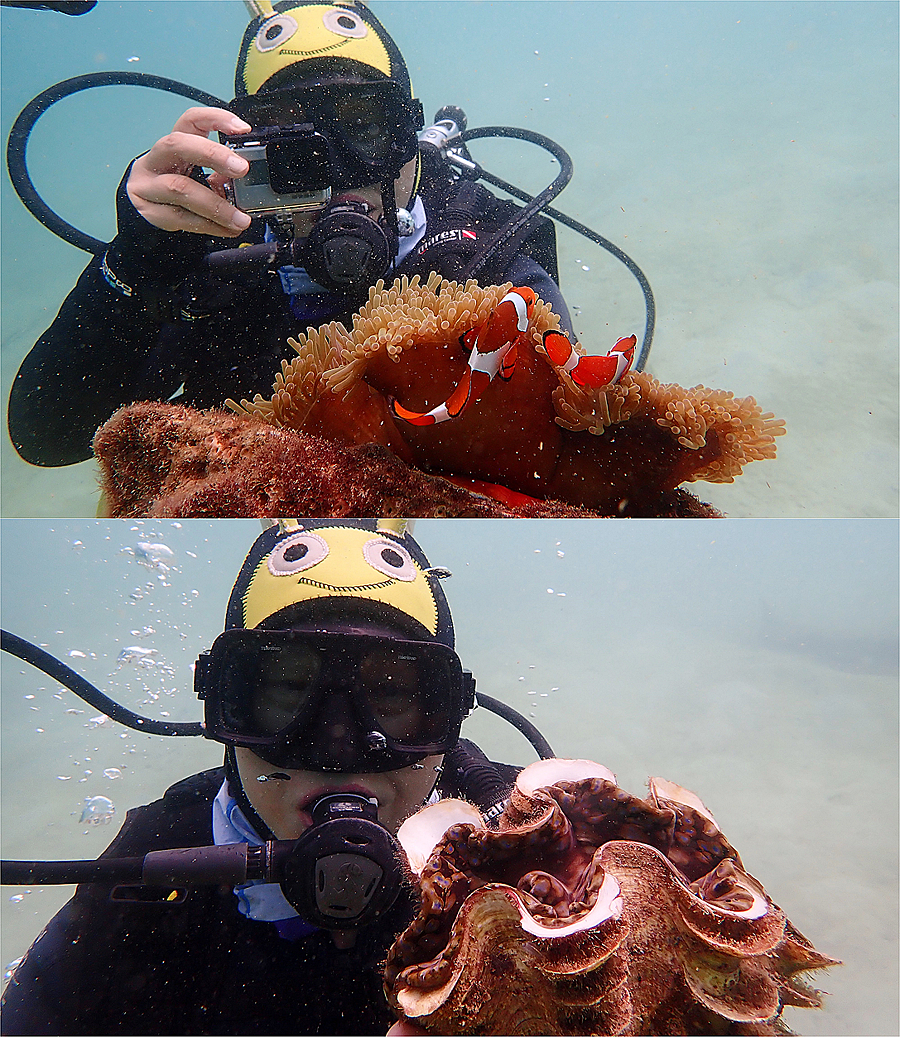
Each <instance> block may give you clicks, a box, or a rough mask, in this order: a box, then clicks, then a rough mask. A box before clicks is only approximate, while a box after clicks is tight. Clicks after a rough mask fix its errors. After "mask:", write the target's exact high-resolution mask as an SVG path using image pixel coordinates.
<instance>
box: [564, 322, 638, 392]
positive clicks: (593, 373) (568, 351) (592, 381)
mask: <svg viewBox="0 0 900 1037" xmlns="http://www.w3.org/2000/svg"><path fill="white" fill-rule="evenodd" d="M636 345H637V335H629V336H628V338H620V339H619V341H618V342H617V343H616V344H615V345H614V346H613V347H612V349H610V351H609V352H608V353H607V354H606V356H580V355H579V354H578V353H576V352H575V347H574V346H573V345H572V343H571V342H570V341H569V339H568V338H567V337H566V336H565V335H564V334H563V333H562V332H561V331H545V332H544V349H546V350H547V356H548V357H549V358H550V360H551V362H552V363H553V364H555V365H556V366H557V367H561V368H562V369H563V370H564V371H568V372H569V374H570V375H571V376H572V381H573V382H575V383H576V385H581V386H584V387H585V388H587V389H599V388H601V387H602V386H604V385H615V383H616V382H617V381H618V380H619V379H620V378H621V377H622V375H623V374H625V372H626V371H627V370H628V368H629V367H631V365H632V364H633V363H634V347H635V346H636Z"/></svg>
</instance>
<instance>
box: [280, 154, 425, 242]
mask: <svg viewBox="0 0 900 1037" xmlns="http://www.w3.org/2000/svg"><path fill="white" fill-rule="evenodd" d="M415 182H416V159H414V158H411V159H410V160H409V162H407V163H406V165H405V166H404V167H403V168H402V169H401V170H400V175H399V176H398V177H397V179H396V180H395V181H394V195H395V197H396V200H397V208H399V209H405V208H406V207H407V206H408V205H409V200H410V198H412V193H413V187H414V186H415ZM331 197H332V200H333V201H337V200H339V199H342V198H346V199H349V200H353V199H356V200H359V201H363V202H365V203H366V205H368V206H369V213H368V215H369V216H371V217H372V219H373V220H376V221H377V220H380V219H381V217H382V215H383V214H384V209H383V207H382V204H381V185H380V184H370V185H369V186H367V187H354V188H348V189H347V190H346V191H344V190H342V189H341V187H340V185H339V184H338V185H336V186H335V187H333V188H332V192H331ZM317 215H318V214H317V213H295V214H294V233H295V234H296V236H297V237H298V238H306V237H308V236H309V232H310V231H311V230H312V226H313V224H314V223H315V222H316V216H317Z"/></svg>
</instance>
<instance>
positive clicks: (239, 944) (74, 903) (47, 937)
mask: <svg viewBox="0 0 900 1037" xmlns="http://www.w3.org/2000/svg"><path fill="white" fill-rule="evenodd" d="M223 773H224V772H223V770H222V769H221V768H220V769H216V770H212V771H204V772H202V773H201V774H195V775H194V776H193V777H190V778H186V779H184V780H183V781H180V782H178V784H176V785H173V786H172V788H170V789H169V790H168V792H166V794H165V796H164V798H163V799H161V800H157V801H156V802H155V803H151V804H149V805H148V806H144V807H138V808H136V809H135V810H130V811H129V812H128V815H127V817H126V819H125V824H124V825H123V826H122V830H121V831H120V832H119V834H118V835H117V836H116V838H115V839H114V840H113V842H112V843H111V844H110V846H109V848H108V849H107V850H106V852H105V854H104V856H112V857H128V856H142V855H143V854H145V853H147V852H149V851H150V850H156V849H167V848H171V847H175V846H198V845H209V844H211V843H212V801H213V799H214V798H215V796H216V793H217V792H218V790H219V788H220V786H221V784H222V780H223ZM516 773H517V768H515V767H510V766H508V765H505V764H493V763H490V762H489V761H488V760H487V759H486V758H485V757H484V755H483V754H482V753H481V751H480V750H479V749H478V748H477V747H476V746H475V745H473V744H472V743H471V742H466V741H465V740H462V741H461V742H460V744H459V746H458V747H457V748H456V749H455V750H454V751H453V752H452V753H449V754H448V755H447V757H445V768H444V774H443V776H442V778H441V784H440V789H441V791H442V793H443V794H445V795H448V796H463V797H465V798H466V799H468V800H470V801H472V802H474V803H477V804H478V805H479V806H480V807H481V808H482V809H484V810H487V809H488V808H489V807H490V806H492V805H494V804H495V803H497V802H498V801H502V800H503V799H504V798H505V797H506V795H508V792H509V789H510V787H511V785H512V782H513V781H514V780H515V775H516ZM167 892H168V891H166V890H163V891H162V892H161V893H160V894H159V895H158V896H157V895H155V894H154V899H152V900H147V901H145V902H141V901H140V900H130V901H115V900H113V899H111V896H110V890H109V888H108V887H106V888H105V887H102V886H96V885H83V886H79V887H78V890H77V892H76V893H75V896H74V897H73V898H72V899H71V900H70V901H69V902H68V903H67V904H66V905H65V906H64V907H63V908H62V909H61V910H60V911H59V912H58V913H57V914H56V915H55V916H54V918H53V919H52V920H51V922H50V923H49V925H48V926H47V928H46V929H45V930H44V932H43V933H42V934H41V935H40V936H39V937H38V939H37V940H36V941H35V943H34V944H33V945H32V947H31V949H30V950H29V951H28V954H27V955H26V956H25V958H24V959H23V961H22V963H21V964H20V965H19V967H18V968H17V969H16V972H15V975H14V976H13V978H12V979H11V980H10V983H9V986H8V988H7V990H6V993H5V995H4V998H3V1006H2V1016H0V1023H2V1032H3V1034H10V1035H13V1034H58V1035H62V1034H91V1035H103V1034H384V1033H386V1032H387V1030H388V1028H389V1027H390V1025H391V1023H392V1022H393V1015H392V1013H391V1011H390V1010H389V1008H388V1005H387V1002H386V1000H385V997H384V993H383V990H382V984H381V975H380V971H379V965H380V963H381V962H383V960H384V956H385V954H386V952H387V949H388V947H389V946H390V944H391V943H392V942H393V939H394V937H395V936H396V935H397V933H399V932H400V931H401V930H402V929H403V928H404V927H405V926H406V925H407V924H408V922H409V921H410V919H411V918H412V915H413V913H414V899H413V895H412V893H411V892H410V891H409V890H404V892H403V893H402V894H401V896H400V898H399V899H398V901H397V902H396V903H395V905H394V907H393V908H391V910H390V912H389V913H388V915H386V916H385V917H384V918H383V919H382V920H380V922H379V924H378V925H373V926H369V927H367V928H366V929H364V930H361V933H360V937H359V939H358V941H357V945H356V946H355V947H354V948H352V949H351V950H337V949H336V947H335V946H334V943H333V941H332V939H331V936H330V934H329V933H327V932H325V931H322V930H319V931H316V932H314V933H312V934H311V935H309V936H305V937H302V938H301V939H298V940H293V941H291V940H287V939H282V937H280V936H279V935H278V933H277V931H276V929H275V924H274V923H272V922H257V921H253V920H251V919H248V918H246V917H245V916H244V915H242V914H240V912H239V911H238V901H237V898H236V897H235V895H234V893H233V892H232V890H231V889H230V888H229V887H202V888H198V889H195V890H193V891H191V892H189V893H188V895H187V897H186V899H185V900H184V901H183V902H180V903H172V902H168V901H166V900H165V899H163V898H164V897H165V896H166V893H167Z"/></svg>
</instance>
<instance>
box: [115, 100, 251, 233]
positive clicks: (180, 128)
mask: <svg viewBox="0 0 900 1037" xmlns="http://www.w3.org/2000/svg"><path fill="white" fill-rule="evenodd" d="M250 129H251V127H250V126H249V125H248V124H247V123H246V122H244V121H243V119H239V118H238V117H237V116H236V115H233V114H232V113H231V112H228V111H225V109H224V108H188V110H187V111H186V112H185V113H184V115H182V116H181V118H180V119H179V120H178V121H177V122H176V123H175V126H174V128H173V130H172V132H171V133H167V134H166V136H165V137H162V138H160V139H159V140H158V141H157V142H156V143H155V144H154V145H153V147H152V148H151V149H150V150H149V151H148V152H147V153H146V154H145V155H141V157H140V158H138V159H135V161H134V163H133V164H132V167H131V175H130V176H129V177H128V183H127V184H126V185H125V186H126V190H127V191H128V197H129V198H130V199H131V204H132V205H133V206H134V207H135V209H137V211H138V212H139V213H140V214H141V216H143V217H144V219H145V220H146V221H147V222H148V223H152V224H153V226H154V227H159V228H160V229H161V230H173V231H174V230H186V231H190V232H191V233H192V234H211V235H213V236H215V237H217V238H236V237H237V236H238V235H239V234H241V232H242V231H245V230H246V229H247V228H248V227H249V226H250V217H249V216H248V215H247V214H246V213H243V212H241V211H240V210H239V209H236V208H235V207H234V206H233V205H232V204H231V203H230V202H228V201H226V199H225V191H224V188H223V187H222V184H223V183H224V181H225V180H231V179H234V178H236V177H242V176H244V175H245V174H246V173H247V172H248V171H249V169H250V164H249V163H248V162H247V160H246V159H244V158H241V157H240V156H239V155H236V154H235V153H234V152H233V151H232V150H231V148H228V147H226V146H225V145H224V144H219V143H218V141H214V140H210V139H209V136H208V135H209V134H210V133H212V132H213V131H214V130H221V131H222V132H223V133H248V132H249V131H250ZM195 166H206V167H207V168H208V169H212V170H213V172H212V173H211V174H210V176H209V178H208V184H209V186H208V187H204V186H203V184H198V183H197V181H196V180H192V179H191V176H190V174H191V172H192V171H193V169H194V167H195Z"/></svg>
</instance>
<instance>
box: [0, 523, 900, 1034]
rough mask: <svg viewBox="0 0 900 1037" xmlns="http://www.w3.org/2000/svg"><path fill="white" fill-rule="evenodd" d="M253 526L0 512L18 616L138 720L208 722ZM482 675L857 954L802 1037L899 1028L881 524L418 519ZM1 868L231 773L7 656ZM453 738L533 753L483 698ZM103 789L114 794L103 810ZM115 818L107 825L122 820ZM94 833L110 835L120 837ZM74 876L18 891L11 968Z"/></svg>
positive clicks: (6, 927)
mask: <svg viewBox="0 0 900 1037" xmlns="http://www.w3.org/2000/svg"><path fill="white" fill-rule="evenodd" d="M259 531H260V524H259V523H258V522H256V521H243V520H230V521H229V520H213V521H206V520H188V521H185V522H173V521H143V522H128V521H122V520H119V521H111V522H107V521H50V520H29V521H21V520H15V519H7V520H5V521H4V522H3V541H2V563H3V595H2V605H3V616H4V626H5V627H6V628H7V629H10V630H12V631H13V632H14V633H17V634H19V635H20V636H22V637H24V638H26V639H29V640H31V641H33V642H35V643H38V644H40V645H42V646H44V647H45V648H46V650H47V651H49V652H50V653H51V654H53V655H55V656H56V657H58V658H60V659H62V660H63V661H64V662H66V663H67V664H68V665H70V666H71V667H72V668H74V669H75V670H76V671H78V672H79V673H81V674H83V675H84V676H85V677H87V679H88V680H90V681H92V682H93V683H95V684H96V685H97V686H99V687H100V688H101V689H102V690H104V691H106V692H108V693H109V694H111V695H112V696H113V697H114V698H115V699H116V700H117V701H119V702H121V703H122V704H124V705H125V706H127V707H129V708H131V709H133V710H135V711H137V712H139V713H142V714H143V715H145V716H149V717H152V718H170V719H173V720H186V721H196V720H199V719H200V718H201V715H202V714H201V710H200V705H199V703H198V702H197V700H196V699H195V697H194V695H193V691H192V676H191V666H192V664H193V662H194V660H195V659H196V658H197V655H198V653H199V652H200V651H202V650H204V649H206V648H208V647H209V645H210V644H211V643H212V641H213V639H214V638H215V636H216V635H217V634H218V633H219V632H220V631H221V629H222V624H223V620H224V613H225V603H226V601H227V597H228V594H229V592H230V589H231V584H232V582H233V580H234V578H235V576H236V574H237V571H238V569H239V567H240V564H241V561H242V560H243V558H244V555H245V554H246V552H247V550H248V549H249V547H250V545H251V543H252V541H253V539H254V538H255V537H256V536H257V535H258V533H259ZM414 534H415V536H416V538H417V539H418V540H419V542H420V543H421V545H422V547H423V548H424V550H425V552H426V554H427V555H428V558H429V560H430V562H431V564H432V565H437V566H446V567H447V568H449V569H450V570H451V571H452V573H453V577H452V579H449V580H447V581H445V583H444V584H443V586H444V588H445V591H446V593H447V595H448V598H449V601H450V605H451V609H452V612H453V616H454V620H455V625H456V631H457V650H458V652H459V654H460V656H461V658H462V660H463V664H464V665H465V666H467V667H469V668H470V669H471V670H472V671H473V673H474V674H475V676H476V679H477V682H478V688H479V690H481V691H484V692H486V693H488V694H490V695H494V696H496V697H498V698H500V699H502V700H504V701H505V702H508V703H509V704H511V705H512V706H514V707H515V708H516V709H518V710H519V711H520V712H521V713H523V714H524V715H525V716H527V717H529V718H531V719H532V720H533V722H534V723H535V724H536V725H537V726H538V727H539V728H540V730H541V731H542V732H543V733H544V735H545V736H546V737H547V739H548V740H549V741H550V744H551V745H552V746H553V748H554V750H555V751H556V753H557V754H558V755H560V756H569V757H582V758H588V759H593V760H596V761H598V762H600V763H603V764H605V765H606V766H608V767H609V768H610V769H611V770H613V771H614V772H615V773H616V774H617V775H618V779H619V782H620V784H621V785H622V786H623V787H624V788H627V789H629V790H630V791H633V792H635V793H638V794H641V793H642V792H643V791H644V783H645V781H646V779H647V777H648V776H649V775H659V776H662V777H665V778H668V779H670V780H672V781H675V782H677V783H679V784H681V785H683V786H684V787H686V788H689V789H691V790H692V791H694V792H696V793H697V794H698V795H699V796H700V797H701V798H702V799H703V800H704V802H705V803H706V805H707V806H708V807H709V809H710V810H711V811H712V812H713V814H714V815H715V817H716V819H717V821H718V823H719V825H720V827H721V829H722V831H723V832H724V834H725V835H726V837H727V838H728V839H729V840H730V841H731V843H732V844H733V845H734V846H735V847H736V848H737V850H738V852H739V853H740V854H741V856H742V859H743V862H744V866H745V868H746V869H747V870H748V871H749V872H750V873H751V874H752V875H754V876H755V877H756V878H758V879H759V880H760V881H761V882H762V883H763V884H764V885H765V887H766V889H767V890H768V892H769V894H770V896H771V897H772V898H773V899H774V900H775V901H776V902H777V903H778V904H780V905H781V907H783V908H784V910H785V911H786V912H787V914H788V916H789V917H790V919H791V920H792V922H793V923H794V924H795V925H796V926H797V928H799V930H800V931H801V932H802V933H804V934H805V935H806V936H807V937H808V938H809V939H810V940H812V942H813V943H814V944H815V945H816V947H817V948H818V949H819V950H820V951H821V952H823V953H824V954H828V955H831V956H833V957H835V958H839V959H841V960H842V961H843V962H844V965H843V966H842V967H840V968H835V969H833V970H832V971H830V972H828V973H824V974H819V975H818V976H817V977H814V979H813V982H814V983H815V985H816V986H818V987H820V988H823V989H825V990H826V991H829V992H830V996H829V997H828V998H827V1001H826V1008H825V1010H824V1011H822V1012H813V1011H801V1010H797V1009H788V1012H787V1022H788V1024H789V1025H790V1026H791V1027H792V1028H794V1029H797V1030H798V1031H799V1032H800V1033H805V1034H822V1035H824V1034H845V1035H852V1034H890V1033H897V1032H898V1015H897V982H896V979H897V967H898V948H897V908H898V902H897V874H898V872H897V863H898V862H897V845H898V838H897V836H898V833H897V817H898V802H897V766H896V765H897V654H898V645H897V631H898V602H897V580H896V572H897V564H898V557H897V555H898V543H897V535H896V534H897V527H896V523H895V522H893V521H888V520H861V521H860V520H845V521H841V522H835V521H822V520H814V519H810V520H805V521H802V522H799V521H780V522H772V521H757V520H747V521H741V522H735V521H733V522H715V523H704V522H688V521H682V522H667V521H645V522H627V523H626V522H621V523H620V522H612V521H595V522H589V523H587V522H582V521H578V520H575V521H571V520H569V521H563V520H560V521H556V520H554V521H549V520H537V521H529V520H511V521H509V520H507V521H495V522H487V521H482V522H473V521H464V520H463V521H457V520H447V519H444V520H420V521H419V522H417V523H416V525H415V529H414ZM0 676H2V681H3V696H2V702H3V725H2V778H3V782H2V793H3V798H2V810H3V829H2V836H3V838H2V853H3V856H4V857H5V858H13V859H68V858H89V857H95V856H96V855H97V854H98V853H99V852H100V851H101V850H102V849H103V848H104V847H105V846H106V845H107V844H108V842H109V841H110V840H111V838H112V836H113V835H114V834H115V832H116V831H117V830H118V827H119V825H120V824H121V822H122V820H123V818H124V816H125V812H126V810H128V809H129V808H130V807H132V806H135V805H138V804H141V803H144V802H149V801H150V800H152V799H154V798H157V797H158V796H160V795H161V794H162V793H163V791H164V790H165V789H166V787H167V786H168V785H169V784H171V783H173V782H174V781H177V780H178V779H179V778H181V777H183V776H185V775H187V774H189V773H193V772H194V771H198V770H201V769H203V768H205V767H211V766H217V765H219V764H220V762H221V758H222V749H221V747H220V746H217V745H216V744H214V743H211V742H205V741H203V740H201V739H189V738H169V739H163V738H161V737H156V736H152V735H147V734H142V733H138V732H135V731H131V730H129V729H126V728H124V727H121V726H119V725H117V724H114V723H112V722H111V721H108V720H105V719H104V717H103V716H102V715H100V714H98V713H97V711H96V710H95V709H93V708H92V707H90V706H88V705H86V704H85V703H84V702H82V701H81V700H80V699H78V698H76V697H75V696H74V694H73V693H72V692H70V691H65V690H63V689H62V688H61V687H60V686H59V685H58V684H57V683H56V682H55V681H53V680H51V679H49V678H47V677H45V676H44V675H43V674H41V673H40V672H39V671H37V670H35V669H33V668H32V667H30V666H28V665H26V664H24V663H22V662H20V661H19V660H17V659H15V658H14V657H12V656H9V655H4V656H3V660H2V674H0ZM463 734H464V735H467V736H468V737H470V738H474V739H475V740H476V741H478V742H479V743H480V744H481V745H482V747H483V748H484V749H485V751H486V752H487V753H488V754H489V756H491V758H493V759H498V760H505V761H509V762H513V763H518V764H522V765H524V764H527V763H530V762H531V761H532V760H533V759H534V758H535V754H534V751H533V750H532V748H531V747H530V746H529V745H528V743H527V742H526V741H525V740H524V739H523V738H522V736H521V735H520V734H519V733H518V732H517V731H515V730H514V729H513V728H511V727H509V726H508V725H506V724H505V723H503V722H502V721H500V720H498V719H497V718H495V717H494V716H492V715H490V714H486V713H485V711H484V710H480V709H479V710H476V711H475V713H474V715H473V716H472V717H471V718H470V719H469V720H468V721H466V723H465V724H464V726H463ZM98 797H100V798H98ZM110 808H112V809H113V810H114V812H111V809H110ZM104 822H105V823H104ZM70 893H71V888H62V887H60V888H52V887H43V888H41V887H27V888H20V887H4V889H3V893H2V896H3V946H2V955H3V963H4V965H9V963H10V962H12V961H13V960H14V959H16V958H18V957H19V956H20V955H21V954H23V953H24V952H25V950H26V949H27V947H28V945H29V944H30V942H31V941H32V940H33V939H34V937H35V936H36V935H37V934H38V932H39V931H40V929H41V927H42V926H43V925H44V923H45V922H46V921H47V919H48V918H49V917H50V916H51V915H52V914H53V912H54V911H55V910H56V909H57V908H58V907H59V906H60V905H61V904H62V903H63V902H64V900H65V899H67V898H68V896H69V895H70Z"/></svg>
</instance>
